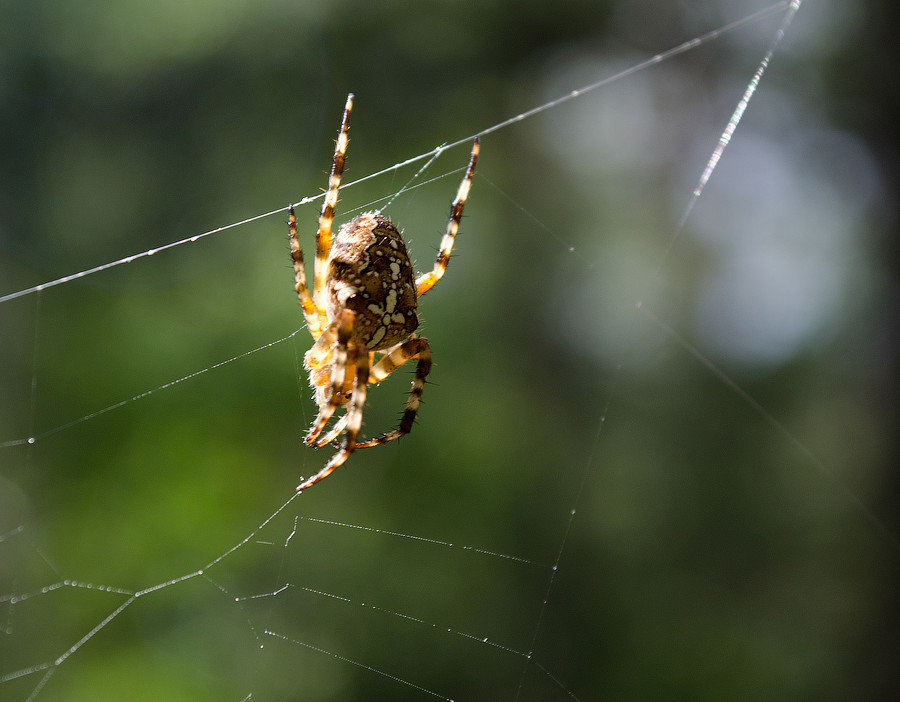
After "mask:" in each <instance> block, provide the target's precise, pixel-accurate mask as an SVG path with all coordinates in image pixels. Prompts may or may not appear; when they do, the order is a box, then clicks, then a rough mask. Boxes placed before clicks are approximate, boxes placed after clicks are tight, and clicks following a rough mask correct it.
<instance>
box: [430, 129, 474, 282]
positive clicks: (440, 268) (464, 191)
mask: <svg viewBox="0 0 900 702" xmlns="http://www.w3.org/2000/svg"><path fill="white" fill-rule="evenodd" d="M478 148H479V147H478V138H477V137H476V139H475V143H474V144H472V155H471V156H470V157H469V166H468V168H466V175H465V176H464V177H463V180H462V183H460V184H459V190H458V191H457V192H456V199H455V200H454V201H453V204H452V205H451V206H450V220H449V221H448V222H447V233H446V234H444V238H443V239H441V250H440V252H439V253H438V255H437V260H436V261H435V262H434V269H433V270H431V271H429V272H428V273H423V274H422V275H420V276H419V277H418V278H416V297H422V295H424V294H425V293H427V292H428V291H429V290H431V288H433V287H434V284H435V283H437V282H438V280H440V279H441V276H443V275H444V271H445V270H447V264H448V263H449V262H450V252H451V251H452V250H453V240H454V239H455V238H456V233H457V232H458V231H459V222H460V220H461V219H462V213H463V207H465V204H466V198H467V197H469V188H470V187H472V176H473V175H474V173H475V162H476V161H478Z"/></svg>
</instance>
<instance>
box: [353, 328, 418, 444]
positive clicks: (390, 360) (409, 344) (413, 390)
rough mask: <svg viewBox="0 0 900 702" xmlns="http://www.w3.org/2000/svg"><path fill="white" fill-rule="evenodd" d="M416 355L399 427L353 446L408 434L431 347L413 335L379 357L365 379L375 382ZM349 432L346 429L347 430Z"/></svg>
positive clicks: (380, 442)
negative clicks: (414, 368) (414, 369)
mask: <svg viewBox="0 0 900 702" xmlns="http://www.w3.org/2000/svg"><path fill="white" fill-rule="evenodd" d="M416 357H418V359H419V360H418V363H417V364H416V375H415V377H413V381H412V386H411V387H410V389H409V397H407V398H406V409H404V411H403V418H402V419H401V420H400V426H399V427H397V428H396V429H394V430H393V431H389V432H387V433H386V434H383V435H381V436H379V437H376V438H374V439H369V440H368V441H363V442H360V443H358V444H356V448H370V447H372V446H378V444H383V443H386V442H388V441H393V440H394V439H399V438H400V437H401V436H403V435H404V434H408V433H409V432H410V430H411V429H412V425H413V422H414V421H415V419H416V413H417V412H418V411H419V403H420V402H421V401H422V391H423V390H424V389H425V378H427V377H428V372H429V371H430V370H431V347H430V346H429V345H428V339H423V338H421V337H413V338H412V339H409V340H408V341H405V342H403V343H402V344H400V346H398V347H397V348H395V349H394V350H393V351H391V352H390V353H389V354H388V355H387V356H385V357H384V358H382V359H381V360H380V361H378V363H376V364H375V366H374V367H373V368H372V373H371V374H370V375H369V382H372V383H377V382H379V381H381V380H384V379H385V378H386V377H387V376H388V375H390V374H391V373H392V372H394V371H395V370H396V369H397V368H399V367H400V366H402V365H403V364H404V363H406V362H407V361H408V360H409V359H411V358H416ZM348 431H349V430H348Z"/></svg>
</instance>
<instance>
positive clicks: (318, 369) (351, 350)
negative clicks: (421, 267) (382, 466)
mask: <svg viewBox="0 0 900 702" xmlns="http://www.w3.org/2000/svg"><path fill="white" fill-rule="evenodd" d="M352 108H353V94H352V93H351V94H350V95H348V96H347V104H346V106H345V107H344V116H343V119H342V120H341V130H340V132H339V133H338V138H337V144H336V146H335V149H334V159H333V161H332V165H331V176H330V177H329V179H328V191H327V192H326V193H325V201H324V203H323V204H322V213H321V215H320V216H319V229H318V231H317V232H316V263H315V274H314V278H313V290H312V294H310V292H309V288H308V287H307V285H306V272H305V270H304V267H303V252H302V251H301V250H300V242H299V240H298V239H297V220H296V217H295V216H294V208H293V206H292V207H291V208H290V216H289V219H288V225H289V227H290V240H291V258H292V259H293V261H294V276H295V279H296V286H295V287H296V289H297V295H298V296H299V297H300V304H301V305H302V306H303V315H304V316H305V317H306V325H307V327H308V328H309V331H310V334H312V337H313V339H315V343H314V344H313V346H312V348H310V350H309V351H307V352H306V356H305V357H304V365H305V366H306V369H307V370H308V371H309V383H310V385H312V387H313V388H314V389H315V398H316V404H317V405H318V407H319V413H318V415H317V416H316V418H315V420H314V421H313V423H312V426H311V427H310V428H309V432H308V433H307V435H306V443H307V444H310V445H315V446H317V447H319V446H324V445H325V444H328V443H330V442H332V441H334V440H336V439H337V437H338V436H340V434H341V433H342V432H343V433H344V441H343V444H342V446H341V449H340V450H339V451H338V452H337V453H336V454H335V455H334V456H332V457H331V459H330V460H329V461H328V463H326V464H325V466H324V467H323V468H322V470H320V471H319V472H318V473H316V474H315V475H314V476H312V477H311V478H307V479H306V480H304V481H303V482H302V483H301V484H300V485H298V486H297V490H298V491H299V490H304V489H306V488H308V487H309V486H310V485H313V484H314V483H317V482H319V481H320V480H321V479H322V478H325V477H327V476H328V475H329V474H330V473H331V472H332V471H333V470H334V469H335V468H337V467H338V466H340V465H341V464H342V463H344V461H346V460H347V458H349V456H350V454H351V453H353V451H354V450H355V449H358V448H369V447H370V446H377V445H378V444H383V443H385V442H386V441H391V440H393V439H397V438H399V437H401V436H403V435H404V434H406V433H408V432H409V430H410V429H411V428H412V425H413V421H414V420H415V418H416V412H417V411H418V409H419V401H420V399H421V397H422V390H423V388H424V387H425V378H426V377H427V376H428V372H429V370H430V369H431V351H430V348H429V346H428V340H427V339H424V338H422V337H419V336H416V333H415V331H416V329H417V328H418V326H419V319H418V316H417V314H416V305H417V303H418V299H419V298H420V297H421V296H422V295H424V294H425V293H426V292H428V291H429V290H431V288H432V287H433V286H434V284H435V283H437V281H438V280H440V278H441V276H442V275H444V271H445V270H446V268H447V263H448V262H449V260H450V252H451V250H452V249H453V240H454V238H455V237H456V233H457V232H458V231H459V222H460V219H461V218H462V213H463V206H464V205H465V204H466V197H467V196H468V194H469V188H470V186H471V184H472V175H473V174H474V172H475V162H476V161H477V159H478V139H475V142H474V144H473V145H472V154H471V156H470V157H469V165H468V167H467V168H466V174H465V176H464V177H463V180H462V183H461V184H460V186H459V190H458V191H457V193H456V199H455V200H454V201H453V204H452V205H451V207H450V221H449V222H448V223H447V232H446V234H444V238H443V239H442V240H441V250H440V252H439V253H438V256H437V260H436V261H435V263H434V268H433V269H432V270H431V271H429V272H428V273H423V274H422V275H419V276H418V277H416V276H415V275H414V272H413V267H412V263H411V262H410V260H409V254H408V253H407V251H406V244H404V243H403V238H402V236H401V235H400V230H399V229H397V227H396V225H394V223H393V222H391V220H390V219H388V218H387V217H385V216H384V215H382V214H380V213H378V212H366V213H364V214H361V215H359V216H358V217H356V218H354V219H353V220H351V221H350V222H348V223H347V224H345V225H343V226H342V227H341V228H340V230H339V231H338V233H337V235H336V236H334V237H333V239H332V234H331V226H332V223H333V221H334V208H335V206H336V205H337V199H338V190H339V189H340V185H341V174H342V173H343V171H344V155H345V153H346V151H347V132H348V130H349V128H350V111H351V110H352ZM375 354H380V357H379V358H378V360H377V361H376V359H375ZM412 358H415V359H417V364H416V374H415V377H414V378H413V381H412V388H411V389H410V392H409V397H408V399H407V400H406V409H405V410H404V412H403V418H402V419H401V420H400V426H399V427H397V428H396V429H394V430H393V431H389V432H388V433H386V434H383V435H382V436H379V437H377V438H374V439H369V440H368V441H362V442H357V437H358V436H359V430H360V427H361V425H362V415H363V406H364V405H365V401H366V387H367V386H368V385H369V384H371V383H379V382H381V381H382V380H384V379H385V378H386V377H387V376H389V375H390V374H391V373H393V372H394V371H395V370H396V369H397V368H399V367H400V366H402V365H403V364H404V363H406V362H407V361H408V360H410V359H412ZM344 404H346V405H347V410H346V413H345V414H344V416H343V417H341V418H340V420H338V421H337V422H336V423H335V424H334V426H333V427H332V428H331V429H330V430H329V431H328V432H327V433H326V434H325V435H324V436H320V435H321V434H322V431H323V430H324V429H325V425H326V424H327V423H328V420H329V419H331V417H332V415H333V414H334V412H335V410H336V409H337V408H338V407H339V406H340V405H344Z"/></svg>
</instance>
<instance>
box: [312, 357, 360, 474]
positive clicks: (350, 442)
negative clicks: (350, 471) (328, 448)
mask: <svg viewBox="0 0 900 702" xmlns="http://www.w3.org/2000/svg"><path fill="white" fill-rule="evenodd" d="M368 382H369V354H368V353H367V352H366V351H365V350H363V351H362V352H361V353H358V354H357V355H356V378H355V380H354V382H353V395H352V396H351V398H350V405H349V406H348V407H347V432H346V434H344V445H343V446H342V447H341V450H340V451H338V452H337V453H336V454H334V455H333V456H332V457H331V460H329V461H328V463H326V464H325V466H324V467H323V468H322V470H320V471H319V472H318V473H316V474H315V475H314V476H312V477H311V478H308V479H307V480H304V481H303V482H302V483H300V485H298V486H297V492H300V491H301V490H305V489H306V488H308V487H309V486H310V485H315V484H316V483H317V482H319V481H320V480H322V478H327V477H328V476H329V475H331V472H332V471H333V470H334V469H335V468H337V467H338V466H341V465H343V464H344V462H345V461H346V460H347V459H348V458H350V454H351V453H353V450H354V449H355V448H356V437H357V436H359V430H360V427H361V426H362V416H363V407H364V406H365V404H366V385H367V384H368Z"/></svg>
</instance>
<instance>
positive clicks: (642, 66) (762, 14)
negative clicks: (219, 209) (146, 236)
mask: <svg viewBox="0 0 900 702" xmlns="http://www.w3.org/2000/svg"><path fill="white" fill-rule="evenodd" d="M789 5H790V7H791V10H792V12H796V8H795V7H794V6H795V5H796V6H797V7H799V5H800V2H799V0H794V2H791V3H789V2H787V0H783V1H782V2H777V3H774V4H773V5H769V6H768V7H765V8H763V9H762V10H759V11H758V12H755V13H753V14H751V15H747V16H746V17H743V18H741V19H739V20H735V21H734V22H731V23H729V24H726V25H724V26H722V27H719V28H718V29H714V30H712V31H710V32H707V33H706V34H703V35H701V36H699V37H695V38H694V39H691V40H689V41H686V42H683V43H681V44H679V45H677V46H675V47H673V48H671V49H669V50H667V51H663V52H662V53H659V54H656V55H655V56H652V57H650V58H648V59H647V60H646V61H642V62H640V63H638V64H635V65H634V66H631V67H629V68H627V69H625V70H623V71H620V72H618V73H615V74H613V75H611V76H607V77H606V78H603V79H601V80H598V81H596V82H594V83H590V84H588V85H585V86H583V87H581V88H578V89H576V90H572V91H570V92H568V93H566V94H565V95H562V96H560V97H558V98H555V99H554V100H550V101H549V102H545V103H543V104H541V105H538V106H537V107H533V108H531V109H530V110H526V111H524V112H521V113H519V114H517V115H516V116H514V117H510V118H508V119H505V120H503V121H501V122H497V123H496V124H494V125H491V126H489V127H486V128H484V129H482V130H481V131H478V132H476V133H474V134H470V135H469V136H467V137H463V138H462V139H457V140H456V141H453V142H450V143H449V144H441V145H440V146H436V147H435V148H433V149H431V150H430V151H426V152H425V153H422V154H419V155H418V156H413V157H411V158H408V159H406V160H405V161H400V162H399V163H395V164H394V165H393V166H388V167H387V168H384V169H382V170H380V171H376V172H374V173H370V174H369V175H366V176H363V177H361V178H357V179H356V180H354V181H350V182H348V183H346V184H343V185H341V190H346V189H347V188H351V187H353V186H354V185H357V184H359V183H362V182H365V181H367V180H371V179H373V178H378V177H380V176H382V175H385V174H387V173H392V172H394V171H397V170H400V169H401V168H404V167H406V166H409V165H411V164H413V163H417V162H418V161H421V160H423V159H428V158H435V157H437V156H439V155H440V154H442V153H443V152H444V151H447V150H449V149H452V148H454V147H456V146H460V145H462V144H467V143H469V142H471V141H472V139H474V138H475V137H481V136H485V135H487V134H491V133H493V132H496V131H499V130H501V129H505V128H506V127H509V126H511V125H513V124H516V123H518V122H521V121H523V120H525V119H528V118H529V117H533V116H535V115H537V114H540V113H542V112H546V111H547V110H550V109H552V108H554V107H557V106H559V105H561V104H563V103H566V102H568V101H570V100H574V99H575V98H578V97H581V96H582V95H585V94H586V93H589V92H591V91H593V90H597V89H598V88H602V87H603V86H605V85H609V84H610V83H614V82H615V81H618V80H622V79H623V78H625V77H627V76H630V75H632V74H634V73H638V72H639V71H643V70H646V69H648V68H650V67H651V66H654V65H656V64H658V63H661V62H663V61H665V60H667V59H670V58H672V57H673V56H677V55H678V54H683V53H686V52H688V51H691V50H693V49H696V48H697V47H698V46H700V45H701V44H705V43H706V42H709V41H712V40H714V39H718V38H719V37H721V36H723V35H724V34H726V33H728V32H731V31H734V30H736V29H738V28H740V27H743V26H745V25H747V24H751V23H753V22H757V21H760V20H762V19H764V18H766V17H768V16H769V15H772V14H775V13H777V12H779V11H781V10H783V9H785V8H786V7H788V6H789ZM785 27H786V25H783V26H782V29H781V30H780V34H779V37H776V44H777V42H778V41H780V36H781V34H783V30H784V29H785ZM735 126H736V125H735ZM324 196H325V193H319V194H317V195H307V196H306V197H303V198H302V199H301V200H300V201H299V202H296V203H293V204H294V206H296V207H300V206H302V205H306V204H309V203H310V202H314V201H315V200H318V199H319V198H321V197H324ZM288 207H289V206H287V205H286V206H284V207H278V208H276V209H272V210H269V211H268V212H264V213H262V214H258V215H253V216H252V217H248V218H246V219H242V220H240V221H239V222H232V223H231V224H225V225H223V226H221V227H216V228H215V229H210V230H209V231H206V232H203V233H202V234H195V235H193V236H189V237H185V238H183V239H179V240H177V241H172V242H170V243H168V244H163V245H162V246H157V247H154V248H151V249H147V250H146V251H142V252H140V253H135V254H131V255H130V256H125V257H123V258H120V259H117V260H115V261H110V262H108V263H103V264H101V265H98V266H94V267H93V268H87V269H85V270H82V271H78V272H77V273H71V274H69V275H65V276H62V277H61V278H56V279H54V280H49V281H47V282H45V283H40V284H38V285H34V286H32V287H29V288H24V289H22V290H18V291H15V292H11V293H7V294H5V295H2V296H0V304H2V303H4V302H9V301H11V300H15V299H18V298H20V297H25V296H27V295H32V294H34V293H37V292H40V291H42V290H47V289H48V288H52V287H55V286H57V285H63V284H65V283H71V282H72V281H74V280H79V279H80V278H85V277H87V276H90V275H94V274H95V273H100V272H102V271H106V270H109V269H110V268H115V267H117V266H121V265H124V264H126V263H133V262H134V261H137V260H139V259H142V258H146V257H148V256H154V255H156V254H157V253H160V252H163V251H167V250H169V249H174V248H175V247H178V246H183V245H185V244H192V243H194V242H197V241H199V240H200V239H204V238H206V237H208V236H212V235H214V234H219V233H221V232H224V231H226V230H228V229H233V228H235V227H240V226H243V225H245V224H249V223H250V222H255V221H257V220H260V219H264V218H265V217H270V216H272V215H276V214H279V213H282V212H286V211H287V210H288Z"/></svg>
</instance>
